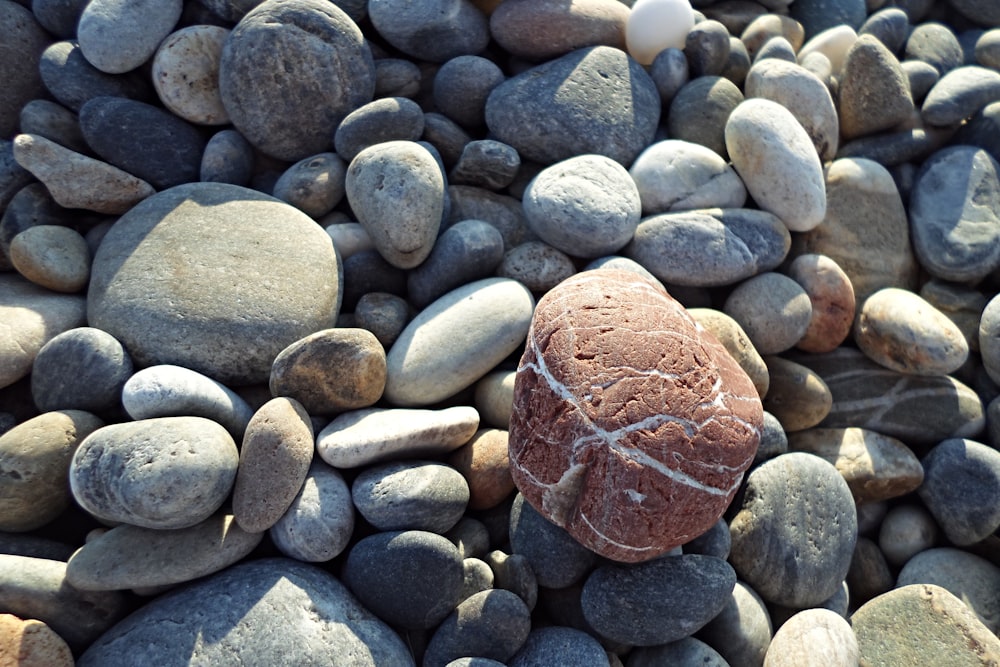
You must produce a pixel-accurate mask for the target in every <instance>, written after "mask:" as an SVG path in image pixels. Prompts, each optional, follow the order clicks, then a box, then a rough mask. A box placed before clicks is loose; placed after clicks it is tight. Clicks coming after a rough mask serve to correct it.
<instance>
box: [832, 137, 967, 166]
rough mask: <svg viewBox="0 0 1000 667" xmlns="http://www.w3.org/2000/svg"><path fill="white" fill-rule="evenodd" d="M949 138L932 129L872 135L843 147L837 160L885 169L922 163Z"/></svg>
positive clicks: (838, 152) (838, 153)
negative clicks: (868, 162)
mask: <svg viewBox="0 0 1000 667" xmlns="http://www.w3.org/2000/svg"><path fill="white" fill-rule="evenodd" d="M947 138H948V137H947V135H945V134H943V133H942V132H939V131H936V130H935V129H934V128H931V130H930V131H927V130H924V129H919V128H918V129H913V130H901V131H899V132H886V133H881V134H871V135H868V136H865V137H861V138H859V139H855V140H853V141H849V142H847V143H845V144H843V145H842V146H841V147H840V149H839V150H838V151H837V159H841V158H864V159H867V160H872V161H874V162H878V163H879V164H881V165H882V166H884V167H895V166H898V165H901V164H905V163H907V162H913V161H919V160H922V159H923V158H925V157H926V156H928V155H930V154H931V153H932V152H933V151H935V150H937V149H938V148H940V147H941V145H942V144H943V143H944V142H945V140H947Z"/></svg>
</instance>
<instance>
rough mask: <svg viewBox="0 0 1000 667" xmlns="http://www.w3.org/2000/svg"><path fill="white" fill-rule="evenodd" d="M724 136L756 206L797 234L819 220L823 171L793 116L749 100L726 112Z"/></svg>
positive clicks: (777, 106) (767, 103)
mask: <svg viewBox="0 0 1000 667" xmlns="http://www.w3.org/2000/svg"><path fill="white" fill-rule="evenodd" d="M725 136H726V150H728V151H729V156H730V158H731V159H732V161H733V167H734V168H735V169H736V172H737V173H738V174H739V175H740V178H742V179H743V182H744V184H746V187H747V191H749V193H750V196H751V197H753V199H754V201H755V202H756V203H757V204H758V206H760V207H761V208H762V209H763V210H765V211H768V212H770V213H773V214H774V215H776V216H778V217H779V218H781V221H782V222H784V223H785V225H787V226H788V229H789V230H791V231H795V232H806V231H809V230H810V229H812V228H814V227H816V226H817V225H819V223H821V222H822V221H823V218H824V217H825V215H826V188H825V184H824V179H823V168H822V165H821V164H820V161H819V156H818V155H817V154H816V148H815V147H814V146H813V143H812V139H811V138H810V137H809V135H808V134H807V133H806V131H805V129H803V127H802V125H800V124H799V121H798V120H796V118H795V116H793V115H792V112H790V111H789V110H788V109H786V108H785V107H783V106H781V105H780V104H778V103H777V102H772V101H771V100H766V99H761V98H752V99H748V100H746V101H745V102H743V103H742V104H740V105H739V106H738V107H736V108H735V109H734V110H733V112H732V114H730V116H729V120H728V121H727V122H726V130H725Z"/></svg>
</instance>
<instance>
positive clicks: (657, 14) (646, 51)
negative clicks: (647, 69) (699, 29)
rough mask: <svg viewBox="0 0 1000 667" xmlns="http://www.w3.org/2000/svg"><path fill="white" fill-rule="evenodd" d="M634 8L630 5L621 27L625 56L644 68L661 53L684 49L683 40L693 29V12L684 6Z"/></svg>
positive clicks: (648, 3) (659, 1) (652, 2)
mask: <svg viewBox="0 0 1000 667" xmlns="http://www.w3.org/2000/svg"><path fill="white" fill-rule="evenodd" d="M638 5H639V6H638V7H636V6H635V5H632V11H631V12H629V15H628V20H627V21H626V23H625V43H626V46H627V48H628V52H629V55H631V56H632V57H633V58H635V59H636V60H637V61H639V63H640V64H642V65H648V64H650V63H651V62H653V59H654V58H655V57H656V54H657V53H659V52H660V51H662V50H663V49H667V48H675V49H680V48H683V47H684V40H685V37H687V34H688V33H689V32H690V31H691V29H692V28H693V27H694V26H695V20H694V12H692V11H691V5H690V4H689V3H688V2H686V1H685V0H643V1H642V2H640V3H638Z"/></svg>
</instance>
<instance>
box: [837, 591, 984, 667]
mask: <svg viewBox="0 0 1000 667" xmlns="http://www.w3.org/2000/svg"><path fill="white" fill-rule="evenodd" d="M850 622H851V627H852V628H853V629H854V634H855V636H856V637H857V640H858V649H859V654H860V661H859V662H860V664H871V665H903V664H907V663H915V662H925V661H930V662H931V663H939V662H946V663H948V664H949V665H955V666H956V667H964V666H965V665H969V666H970V667H971V666H972V665H976V666H978V665H988V664H990V662H996V661H997V660H998V659H1000V640H998V639H997V637H996V635H994V634H993V633H992V632H990V631H989V629H988V628H987V627H986V626H985V625H983V624H982V623H981V622H980V621H979V619H978V618H976V615H975V614H974V613H973V612H972V611H970V610H969V609H968V608H967V607H966V606H965V605H964V604H963V603H962V601H961V600H959V599H958V598H956V597H955V596H954V595H952V594H951V593H949V592H948V591H947V590H945V589H943V588H941V587H940V586H934V585H930V584H914V585H910V586H903V587H902V588H897V589H896V590H893V591H889V592H888V593H885V594H883V595H880V596H878V597H876V598H875V599H873V600H870V601H869V602H868V603H866V604H865V605H863V606H862V607H861V608H860V609H858V610H857V611H855V612H854V613H853V614H851V618H850Z"/></svg>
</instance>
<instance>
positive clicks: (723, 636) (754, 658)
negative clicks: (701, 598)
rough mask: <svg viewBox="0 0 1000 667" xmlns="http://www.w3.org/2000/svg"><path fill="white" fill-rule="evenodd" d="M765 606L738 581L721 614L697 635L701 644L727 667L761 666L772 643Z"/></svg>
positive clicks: (746, 586) (749, 588)
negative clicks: (709, 648) (703, 643)
mask: <svg viewBox="0 0 1000 667" xmlns="http://www.w3.org/2000/svg"><path fill="white" fill-rule="evenodd" d="M772 634H774V633H773V630H772V628H771V617H770V616H769V614H768V611H767V606H766V605H765V604H764V601H763V600H761V599H760V596H759V595H757V592H756V591H754V589H752V588H751V587H750V586H749V585H747V584H746V583H745V582H742V581H737V582H736V587H735V588H733V594H732V597H731V598H730V600H729V601H728V602H727V603H726V606H725V607H723V609H722V611H720V612H719V614H718V615H717V616H716V617H715V618H713V619H712V620H711V621H709V622H708V624H707V625H706V626H705V627H703V628H702V629H701V630H699V631H698V639H700V640H702V641H703V642H705V643H706V644H708V645H709V646H711V647H712V648H714V649H715V650H716V651H718V653H719V655H721V656H722V657H723V658H725V659H726V661H727V662H728V663H729V664H730V665H760V664H762V663H763V662H764V655H765V654H766V653H767V647H768V645H769V644H770V643H771V635H772Z"/></svg>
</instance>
